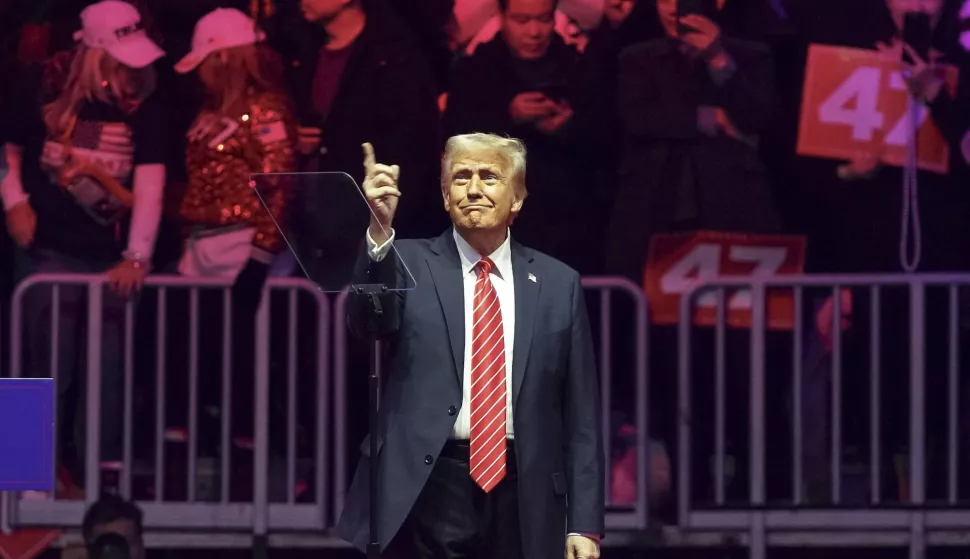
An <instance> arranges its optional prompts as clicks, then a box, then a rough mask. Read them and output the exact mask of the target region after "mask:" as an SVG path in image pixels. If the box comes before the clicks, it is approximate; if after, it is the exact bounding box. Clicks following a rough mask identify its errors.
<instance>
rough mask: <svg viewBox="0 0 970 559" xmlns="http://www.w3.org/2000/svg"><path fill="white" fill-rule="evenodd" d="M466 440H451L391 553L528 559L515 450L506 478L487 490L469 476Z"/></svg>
mask: <svg viewBox="0 0 970 559" xmlns="http://www.w3.org/2000/svg"><path fill="white" fill-rule="evenodd" d="M468 457H469V445H468V442H467V441H449V442H448V443H447V444H446V445H445V448H444V450H443V451H442V452H441V456H440V457H439V458H438V461H437V463H436V464H435V466H434V469H433V470H432V471H431V476H430V477H429V478H428V483H427V484H426V485H425V487H424V490H423V491H422V492H421V495H420V496H419V497H418V500H417V502H416V503H415V505H414V508H413V509H411V514H410V515H409V516H408V519H407V521H405V523H404V526H403V527H402V528H401V531H400V532H399V533H398V536H397V538H395V540H394V541H393V542H392V543H391V546H390V548H389V549H388V555H389V556H391V557H401V558H404V557H407V558H419V559H524V555H523V553H522V533H521V530H520V527H519V526H520V524H519V496H518V480H517V479H516V478H517V471H516V466H515V449H514V444H513V442H512V441H509V446H508V452H507V454H506V473H505V479H503V480H502V481H500V482H499V483H498V485H496V486H495V487H494V488H493V489H492V491H491V492H489V493H485V492H484V491H482V489H481V488H480V487H479V486H478V484H476V483H475V480H473V479H472V478H471V475H470V474H469V466H468Z"/></svg>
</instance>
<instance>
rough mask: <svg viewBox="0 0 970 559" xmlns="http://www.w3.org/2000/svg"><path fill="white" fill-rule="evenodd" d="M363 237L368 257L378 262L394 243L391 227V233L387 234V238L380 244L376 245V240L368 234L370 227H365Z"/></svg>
mask: <svg viewBox="0 0 970 559" xmlns="http://www.w3.org/2000/svg"><path fill="white" fill-rule="evenodd" d="M365 238H366V239H367V254H368V255H369V256H370V259H371V260H372V261H374V262H380V261H381V260H384V257H385V256H387V253H388V252H390V251H391V246H393V244H394V229H391V234H390V235H388V236H387V240H386V241H384V243H383V244H381V245H380V246H377V242H375V241H374V238H373V237H371V236H370V228H368V229H367V234H366V235H365Z"/></svg>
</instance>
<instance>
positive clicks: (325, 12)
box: [300, 0, 350, 23]
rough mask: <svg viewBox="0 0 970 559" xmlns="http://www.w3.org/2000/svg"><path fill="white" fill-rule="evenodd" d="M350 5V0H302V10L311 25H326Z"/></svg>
mask: <svg viewBox="0 0 970 559" xmlns="http://www.w3.org/2000/svg"><path fill="white" fill-rule="evenodd" d="M349 3H350V0H300V10H302V11H303V18H304V19H306V20H307V21H309V22H310V23H316V22H320V23H326V22H327V21H329V20H331V19H333V18H334V17H336V16H337V14H339V13H340V10H342V9H343V8H344V6H346V5H347V4H349Z"/></svg>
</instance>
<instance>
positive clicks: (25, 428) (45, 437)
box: [0, 378, 57, 491]
mask: <svg viewBox="0 0 970 559" xmlns="http://www.w3.org/2000/svg"><path fill="white" fill-rule="evenodd" d="M55 405H57V403H56V401H55V398H54V381H53V380H51V379H49V378H0V491H53V490H54V406H55Z"/></svg>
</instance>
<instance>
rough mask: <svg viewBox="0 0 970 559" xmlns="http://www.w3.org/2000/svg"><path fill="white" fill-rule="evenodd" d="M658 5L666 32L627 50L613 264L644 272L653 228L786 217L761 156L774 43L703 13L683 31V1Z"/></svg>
mask: <svg viewBox="0 0 970 559" xmlns="http://www.w3.org/2000/svg"><path fill="white" fill-rule="evenodd" d="M720 4H722V5H723V1H722V2H720ZM657 7H658V12H659V14H660V19H661V22H662V24H663V26H664V28H665V31H666V34H667V36H666V37H664V38H662V39H657V40H655V41H650V42H647V43H642V44H638V45H634V46H632V47H629V48H627V49H625V50H624V51H623V52H622V53H621V55H620V63H619V77H618V79H619V89H618V108H619V113H620V117H621V119H622V121H623V124H624V141H623V156H622V161H621V163H620V170H619V181H618V194H617V197H616V200H615V206H614V211H613V219H612V221H611V232H610V239H611V244H610V250H611V257H610V268H611V269H612V270H611V271H614V272H617V273H622V274H624V275H627V276H630V277H633V278H637V279H638V280H639V278H641V277H642V268H643V264H644V263H645V262H646V257H647V247H648V243H649V238H650V235H652V234H655V233H664V232H673V231H686V230H697V229H710V230H720V231H733V232H741V233H773V232H777V231H778V230H779V229H780V226H781V224H780V217H779V215H778V212H777V210H776V208H775V205H774V201H773V198H772V193H771V190H770V187H769V183H768V180H767V173H766V171H765V169H764V167H763V165H762V162H761V161H760V159H759V156H758V141H759V136H760V135H761V134H762V133H763V132H764V130H765V128H766V126H767V125H768V123H769V122H770V120H771V117H772V115H773V113H774V110H773V109H774V106H775V97H774V77H773V67H772V58H771V53H770V51H769V50H768V48H767V47H766V46H764V45H762V44H759V43H754V42H748V41H742V40H738V39H733V38H730V37H724V36H722V34H721V31H720V28H719V27H718V25H717V24H716V23H715V22H713V21H711V20H710V19H707V18H705V17H704V16H701V15H696V14H694V15H689V16H687V17H685V18H684V23H686V24H687V25H688V26H689V27H690V28H691V31H690V32H688V33H684V34H683V35H679V34H678V21H677V17H676V14H677V0H658V2H657Z"/></svg>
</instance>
